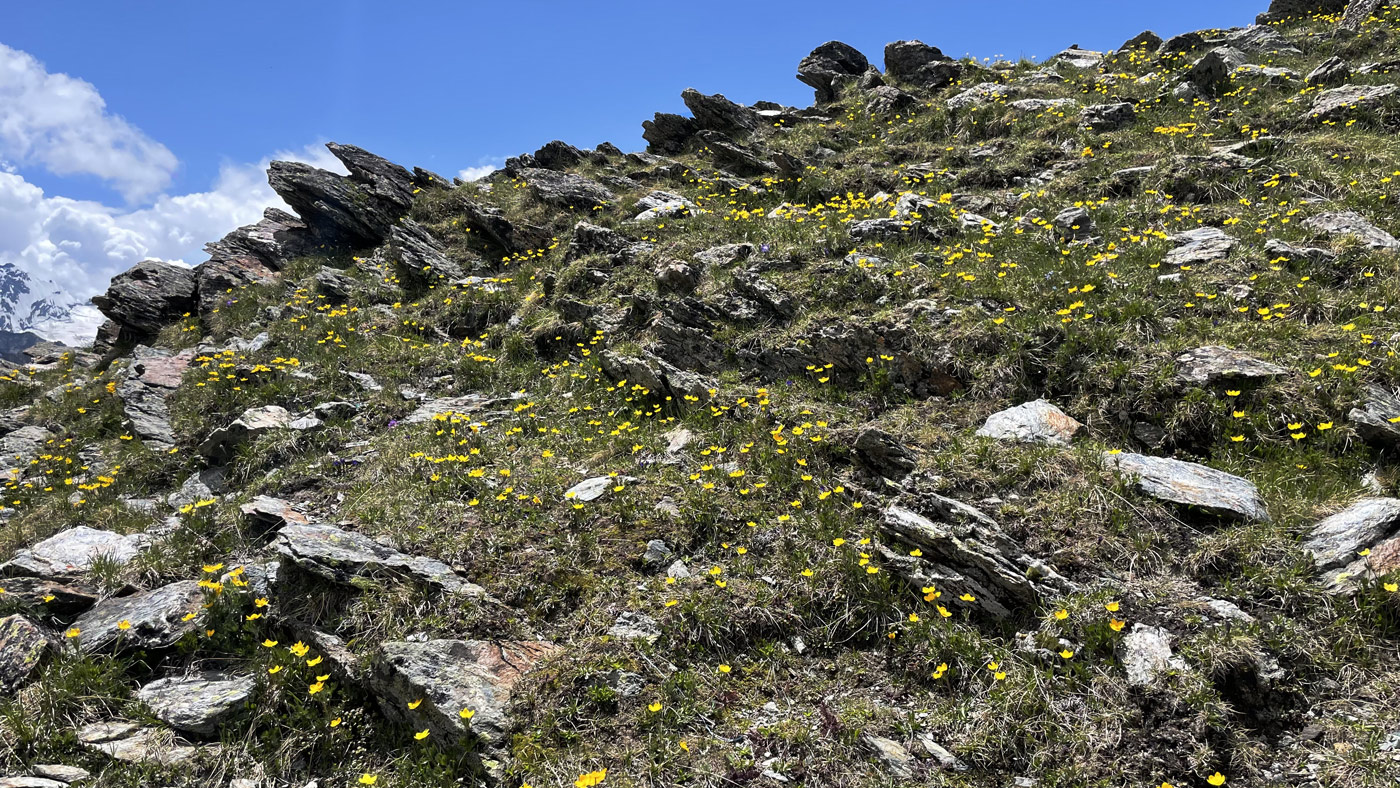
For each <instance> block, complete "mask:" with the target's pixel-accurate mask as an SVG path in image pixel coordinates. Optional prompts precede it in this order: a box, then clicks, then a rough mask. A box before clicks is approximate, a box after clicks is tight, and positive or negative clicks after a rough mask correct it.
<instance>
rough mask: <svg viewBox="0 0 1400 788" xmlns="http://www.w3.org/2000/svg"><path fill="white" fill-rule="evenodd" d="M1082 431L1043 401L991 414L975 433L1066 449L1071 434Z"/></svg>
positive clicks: (1058, 410)
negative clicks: (1064, 447)
mask: <svg viewBox="0 0 1400 788" xmlns="http://www.w3.org/2000/svg"><path fill="white" fill-rule="evenodd" d="M1083 428H1084V425H1083V424H1080V423H1079V422H1077V421H1075V420H1074V419H1073V418H1071V417H1070V416H1068V415H1067V414H1066V413H1065V412H1064V411H1062V410H1060V409H1059V408H1057V407H1055V406H1054V405H1052V404H1050V403H1049V402H1046V401H1045V400H1043V399H1038V400H1035V401H1034V402H1027V403H1024V404H1022V405H1017V406H1016V407H1014V408H1008V409H1007V410H1003V411H1000V412H998V413H993V414H992V415H991V416H988V417H987V421H986V423H985V424H983V425H982V427H981V428H980V429H978V430H977V434H978V435H981V436H983V437H986V438H995V439H996V440H1001V441H1009V442H1011V443H1043V444H1047V445H1050V446H1068V445H1069V444H1070V441H1072V440H1074V435H1075V433H1077V432H1079V431H1080V430H1081V429H1083Z"/></svg>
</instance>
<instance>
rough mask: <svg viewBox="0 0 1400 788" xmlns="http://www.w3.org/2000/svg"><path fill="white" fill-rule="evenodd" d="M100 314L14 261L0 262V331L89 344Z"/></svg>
mask: <svg viewBox="0 0 1400 788" xmlns="http://www.w3.org/2000/svg"><path fill="white" fill-rule="evenodd" d="M102 319H103V318H102V313H101V312H98V311H97V307H95V306H93V305H92V304H90V303H88V301H87V299H84V298H78V297H76V296H74V295H72V294H71V293H68V292H67V291H65V290H64V289H63V288H62V287H59V286H58V284H56V283H55V282H53V281H52V280H50V279H44V278H42V277H38V276H34V275H32V274H30V273H28V272H27V271H25V270H23V269H21V268H19V267H18V266H16V265H14V264H13V263H0V331H3V332H9V333H14V334H22V333H25V332H29V333H32V334H37V335H38V336H40V337H42V338H44V339H47V340H50V341H53V342H62V343H63V344H65V345H69V346H72V347H82V346H84V345H90V344H92V340H93V337H95V336H96V335H97V328H98V326H100V325H102Z"/></svg>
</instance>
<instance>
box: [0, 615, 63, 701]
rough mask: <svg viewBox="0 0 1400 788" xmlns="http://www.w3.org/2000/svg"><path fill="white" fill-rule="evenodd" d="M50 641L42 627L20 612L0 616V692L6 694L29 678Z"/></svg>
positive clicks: (35, 670) (48, 646)
mask: <svg viewBox="0 0 1400 788" xmlns="http://www.w3.org/2000/svg"><path fill="white" fill-rule="evenodd" d="M52 648H53V642H52V641H51V640H50V639H49V636H48V635H47V634H46V633H45V632H44V630H43V629H42V628H41V627H40V626H39V625H38V624H36V623H34V622H33V621H30V620H29V619H28V618H25V617H24V616H21V615H13V616H5V617H4V618H0V695H7V694H9V693H11V692H14V691H15V690H17V689H19V688H20V687H22V686H24V685H25V684H26V683H28V682H29V679H30V677H32V676H33V675H34V674H35V673H36V672H37V671H38V670H39V668H40V667H42V666H43V664H44V659H45V657H47V656H48V653H49V650H50V649H52Z"/></svg>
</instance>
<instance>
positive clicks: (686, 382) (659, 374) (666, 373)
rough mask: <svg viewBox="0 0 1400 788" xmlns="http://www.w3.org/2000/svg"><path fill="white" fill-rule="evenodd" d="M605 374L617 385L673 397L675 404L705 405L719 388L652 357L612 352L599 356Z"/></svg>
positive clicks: (697, 376) (691, 373)
mask: <svg viewBox="0 0 1400 788" xmlns="http://www.w3.org/2000/svg"><path fill="white" fill-rule="evenodd" d="M598 361H599V366H601V367H602V369H603V373H604V374H606V375H607V376H608V377H609V378H611V379H612V380H614V381H618V382H621V381H629V382H632V383H636V384H638V385H640V386H642V387H643V388H644V389H646V390H647V391H649V392H651V393H652V394H653V395H659V396H661V397H667V396H669V397H671V399H672V402H673V403H678V402H681V401H684V400H685V399H687V398H689V399H695V400H701V401H706V400H708V399H709V398H710V392H711V391H712V390H713V389H714V388H715V386H716V385H717V384H716V383H715V382H714V381H712V380H710V379H708V378H705V377H702V376H700V375H697V374H695V373H694V372H688V371H686V370H682V369H679V368H678V367H675V366H673V365H671V364H669V363H667V362H665V361H662V360H661V359H659V358H657V357H655V356H652V355H650V354H647V355H643V356H625V355H622V354H621V353H618V352H616V351H612V350H605V351H603V352H602V353H599V354H598Z"/></svg>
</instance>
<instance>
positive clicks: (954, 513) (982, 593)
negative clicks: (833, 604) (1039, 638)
mask: <svg viewBox="0 0 1400 788" xmlns="http://www.w3.org/2000/svg"><path fill="white" fill-rule="evenodd" d="M917 505H918V506H919V511H917V512H916V511H914V510H913V509H910V508H907V507H906V506H904V505H900V504H895V505H892V506H890V507H889V508H887V509H886V510H885V513H884V516H883V518H882V519H881V522H880V530H881V532H882V533H883V534H884V535H885V537H886V539H888V540H890V542H891V543H892V545H891V547H886V546H884V545H881V546H880V547H878V548H877V550H878V552H879V554H880V555H881V557H882V558H883V560H884V561H885V562H886V563H887V564H888V565H890V566H892V568H893V569H894V571H896V572H898V573H899V574H900V575H901V576H903V577H904V579H905V580H906V581H907V582H909V583H910V584H911V585H914V586H916V587H928V586H935V587H937V589H938V590H939V591H940V592H942V597H941V599H942V600H943V601H942V602H940V604H942V605H944V606H945V607H948V608H949V609H952V608H954V607H957V606H961V605H964V604H966V605H969V606H971V607H972V608H973V609H975V610H977V611H978V612H980V613H984V614H986V615H990V616H993V617H996V618H1006V617H1010V616H1011V615H1013V614H1014V613H1016V612H1024V611H1027V610H1029V609H1031V608H1033V607H1034V606H1035V605H1037V604H1039V603H1040V600H1042V599H1044V598H1047V597H1050V596H1054V595H1055V594H1058V593H1064V592H1066V591H1068V590H1069V589H1071V588H1072V587H1073V586H1072V584H1071V583H1070V582H1069V581H1068V580H1065V579H1064V578H1063V577H1060V576H1059V575H1058V574H1056V573H1055V571H1054V570H1053V569H1051V568H1050V567H1048V566H1046V565H1045V564H1044V563H1043V562H1041V561H1038V560H1036V559H1034V558H1032V557H1030V556H1028V555H1026V553H1025V549H1024V548H1023V547H1022V546H1021V545H1019V544H1017V543H1016V541H1015V540H1013V539H1012V538H1011V537H1010V536H1008V535H1007V534H1006V533H1005V532H1004V531H1002V530H1001V527H1000V526H998V525H997V524H996V522H995V521H993V520H992V518H990V517H988V516H987V515H985V514H983V513H982V512H980V511H978V510H977V509H975V508H973V507H971V506H968V505H967V504H965V503H962V502H960V501H955V500H953V499H951V498H944V497H942V496H939V495H924V496H920V498H919V499H918V504H917ZM894 546H897V547H898V550H895V549H892V548H893V547H894ZM914 548H917V549H918V550H919V551H920V552H921V553H922V555H920V556H912V555H910V552H911V550H912V549H914ZM963 594H971V595H972V596H973V597H975V599H974V601H972V602H963V601H962V600H960V597H961V596H962V595H963Z"/></svg>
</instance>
